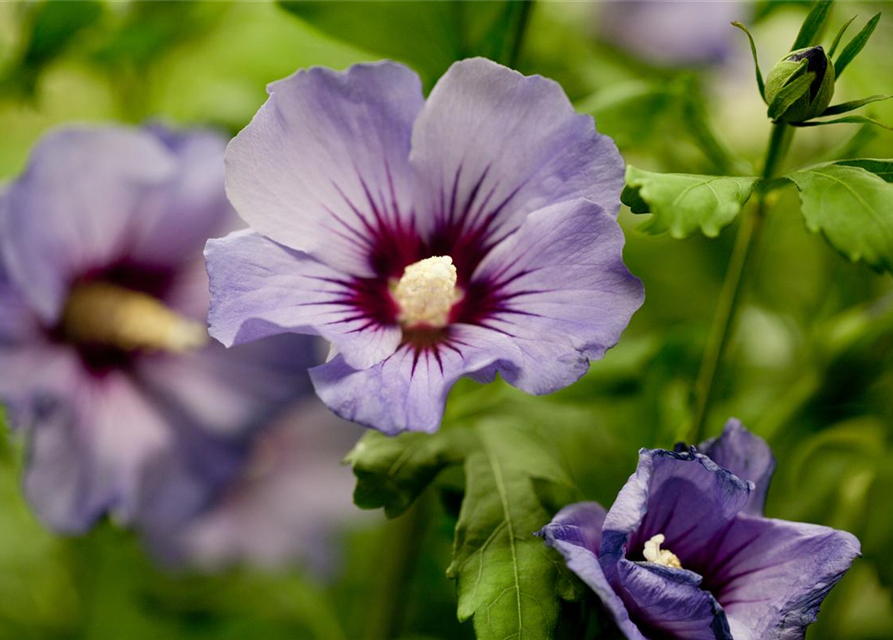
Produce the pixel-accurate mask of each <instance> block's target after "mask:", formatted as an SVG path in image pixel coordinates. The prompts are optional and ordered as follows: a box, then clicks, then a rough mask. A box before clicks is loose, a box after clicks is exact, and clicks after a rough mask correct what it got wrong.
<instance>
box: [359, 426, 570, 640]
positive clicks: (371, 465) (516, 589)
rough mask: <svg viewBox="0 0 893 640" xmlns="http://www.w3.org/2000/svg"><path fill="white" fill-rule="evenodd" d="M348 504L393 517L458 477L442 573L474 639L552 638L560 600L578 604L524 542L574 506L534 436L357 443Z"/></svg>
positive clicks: (505, 431) (522, 431)
mask: <svg viewBox="0 0 893 640" xmlns="http://www.w3.org/2000/svg"><path fill="white" fill-rule="evenodd" d="M347 462H349V463H350V464H351V465H352V467H353V470H354V473H355V475H356V476H357V486H356V491H355V494H354V498H355V502H356V504H357V505H359V506H361V507H363V508H367V509H372V508H378V507H382V508H384V510H385V513H386V514H387V515H388V516H389V517H397V516H399V515H400V514H402V513H403V512H404V511H405V510H406V509H407V508H408V507H409V506H410V505H411V504H412V503H413V502H414V501H415V500H416V499H418V497H419V496H420V494H421V493H422V492H423V491H424V490H425V489H426V488H427V487H429V486H430V485H431V484H432V483H433V482H434V480H435V478H437V476H438V475H439V474H441V473H442V472H444V471H445V470H447V469H449V468H453V467H459V468H461V469H462V470H463V472H464V478H465V481H464V485H465V486H464V492H463V493H464V496H463V498H462V501H461V507H460V510H459V516H458V522H457V524H456V528H455V535H454V543H453V552H452V561H451V563H450V566H449V569H448V570H447V574H448V576H449V577H451V578H453V579H455V580H456V582H457V589H458V597H459V606H458V616H459V619H460V620H462V621H464V620H468V619H470V618H472V617H473V618H474V628H475V633H476V635H477V637H478V638H479V639H481V640H489V639H494V640H502V639H504V638H518V639H519V640H521V639H531V640H533V639H543V640H545V639H547V638H552V637H553V633H554V631H555V628H556V626H557V624H558V619H559V612H560V605H561V601H562V600H566V601H574V600H577V599H579V597H580V596H581V593H582V592H581V589H580V587H579V584H578V582H577V581H576V579H575V578H573V577H572V576H571V574H570V573H569V572H568V570H567V569H566V568H565V566H564V563H563V562H562V561H561V559H560V557H558V556H557V554H556V553H555V552H554V551H553V550H551V549H548V548H546V547H545V545H543V543H542V541H541V540H540V539H538V538H536V537H534V535H533V533H534V532H535V531H537V530H539V529H540V528H541V527H542V526H543V525H544V524H546V523H547V522H548V521H549V519H550V518H551V516H552V515H553V514H554V512H555V510H556V509H557V506H558V505H563V504H567V503H568V502H571V501H573V499H574V498H576V497H578V492H577V489H576V488H575V487H574V484H573V482H572V481H571V479H570V477H569V476H568V474H567V472H566V471H565V470H564V468H563V467H562V465H561V464H560V463H559V462H558V460H557V458H556V456H555V455H554V454H553V453H552V451H551V450H550V447H549V446H548V444H547V443H546V442H545V441H543V440H542V438H540V437H539V435H538V434H537V433H536V432H535V430H533V429H531V428H530V427H528V426H524V425H523V424H519V423H518V421H515V420H512V419H510V418H500V419H494V418H485V419H479V420H476V421H473V422H472V423H470V424H469V425H467V426H453V427H449V428H444V429H442V430H441V431H440V432H438V433H436V434H433V435H428V434H420V433H409V434H404V435H401V436H398V437H396V438H388V437H386V436H383V435H381V434H379V433H374V432H371V433H368V434H366V435H365V436H364V437H363V438H362V439H361V440H360V442H359V443H358V444H357V446H356V447H355V448H354V450H353V451H352V452H351V453H350V454H349V455H348V457H347Z"/></svg>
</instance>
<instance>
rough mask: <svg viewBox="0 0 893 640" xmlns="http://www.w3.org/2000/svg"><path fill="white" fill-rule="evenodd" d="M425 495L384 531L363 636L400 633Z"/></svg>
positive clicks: (378, 638) (385, 638) (374, 638)
mask: <svg viewBox="0 0 893 640" xmlns="http://www.w3.org/2000/svg"><path fill="white" fill-rule="evenodd" d="M427 512H428V510H427V508H426V504H425V496H419V498H418V499H416V501H415V503H414V504H413V505H412V507H410V508H409V510H408V511H407V512H406V513H404V514H403V515H402V516H400V517H399V518H397V519H395V520H392V521H390V522H388V524H387V526H386V527H385V529H384V532H383V538H384V540H383V545H382V548H383V550H384V551H383V554H382V556H381V560H382V570H381V572H380V573H379V574H378V580H377V585H376V589H375V592H374V593H375V595H374V597H373V602H372V603H371V604H370V606H369V607H368V608H367V609H366V612H367V615H368V616H369V617H368V618H367V620H366V623H365V627H364V635H363V637H364V638H365V640H390V639H391V638H397V637H399V636H400V635H401V632H402V630H403V624H404V617H403V612H404V611H405V610H406V606H405V603H406V601H407V597H408V595H409V594H408V593H407V592H408V590H409V585H410V582H411V581H412V577H413V574H414V573H415V567H416V562H417V560H418V557H419V554H420V552H421V549H422V538H423V536H424V534H425V527H426V524H427Z"/></svg>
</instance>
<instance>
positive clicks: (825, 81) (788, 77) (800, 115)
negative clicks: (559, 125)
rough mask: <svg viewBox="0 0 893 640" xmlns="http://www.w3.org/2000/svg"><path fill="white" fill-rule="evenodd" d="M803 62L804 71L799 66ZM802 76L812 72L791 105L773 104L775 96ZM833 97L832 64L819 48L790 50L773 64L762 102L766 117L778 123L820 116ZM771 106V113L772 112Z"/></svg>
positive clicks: (801, 120) (789, 103) (800, 120)
mask: <svg viewBox="0 0 893 640" xmlns="http://www.w3.org/2000/svg"><path fill="white" fill-rule="evenodd" d="M803 60H806V61H807V63H806V68H805V69H804V67H803ZM804 73H814V74H815V78H814V79H813V81H812V82H811V83H809V85H808V86H805V87H803V89H802V90H801V92H800V96H799V97H798V98H796V99H795V100H794V101H793V102H788V101H785V103H787V105H788V106H787V107H786V108H785V106H784V105H783V104H779V105H774V103H775V100H776V98H777V97H778V95H779V93H781V91H782V90H783V89H785V88H786V87H789V86H790V85H791V83H792V82H794V81H795V80H796V79H797V78H799V77H801V76H802V75H803V74H804ZM833 95H834V64H833V63H832V62H831V60H830V59H829V58H828V54H826V53H825V50H824V49H822V47H808V48H806V49H798V50H797V51H792V52H791V53H789V54H788V55H787V56H785V57H784V58H782V59H781V60H780V61H779V62H778V64H776V65H775V66H774V67H773V68H772V71H770V72H769V75H768V76H767V77H766V102H767V103H768V104H769V117H771V118H772V119H773V120H775V121H781V122H804V121H805V120H809V119H810V118H815V117H816V116H820V115H821V114H822V112H823V111H824V110H825V109H827V108H828V105H829V104H830V103H831V97H832V96H833ZM773 106H775V111H776V112H775V113H773ZM778 110H780V112H777V111H778Z"/></svg>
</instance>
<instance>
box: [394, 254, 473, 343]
mask: <svg viewBox="0 0 893 640" xmlns="http://www.w3.org/2000/svg"><path fill="white" fill-rule="evenodd" d="M456 281H457V273H456V267H455V266H454V265H453V259H452V258H451V257H450V256H433V257H431V258H425V259H424V260H419V261H418V262H414V263H413V264H411V265H409V266H408V267H406V269H404V271H403V276H402V277H401V278H400V280H399V281H398V282H397V285H396V286H395V287H394V289H393V290H392V292H391V293H392V295H393V296H394V300H395V301H396V302H397V305H398V306H399V307H400V315H399V317H398V320H399V321H400V322H401V323H402V324H403V325H404V326H406V327H419V326H422V327H424V326H428V327H435V328H439V327H444V326H446V325H447V322H448V319H449V314H450V309H452V308H453V305H454V304H455V303H456V301H457V300H458V299H459V298H460V297H461V294H460V292H459V290H458V289H457V287H456Z"/></svg>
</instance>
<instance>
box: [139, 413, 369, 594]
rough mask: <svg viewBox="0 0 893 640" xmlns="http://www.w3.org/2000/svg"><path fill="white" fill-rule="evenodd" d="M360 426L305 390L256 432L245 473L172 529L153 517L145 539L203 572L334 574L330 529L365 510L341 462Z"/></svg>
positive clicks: (354, 520) (170, 558) (352, 521)
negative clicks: (248, 569) (245, 568)
mask: <svg viewBox="0 0 893 640" xmlns="http://www.w3.org/2000/svg"><path fill="white" fill-rule="evenodd" d="M360 431H361V427H359V426H357V425H352V424H350V423H348V422H345V421H343V420H341V419H340V418H338V417H337V416H335V415H334V414H332V413H331V412H330V411H328V409H326V408H325V406H324V405H323V404H322V403H321V402H319V400H317V399H316V398H314V397H313V396H312V395H310V396H308V397H307V398H306V399H305V400H303V401H302V402H301V403H300V404H299V405H298V406H297V407H296V408H295V409H294V410H292V411H290V412H289V413H287V414H286V415H285V416H284V417H283V418H282V419H280V420H279V421H277V422H276V423H275V424H274V425H272V426H271V427H270V428H268V429H265V430H264V431H262V432H261V433H260V434H258V435H257V436H256V437H255V438H254V440H253V442H252V450H251V455H250V458H249V459H248V461H247V464H246V465H245V466H244V467H243V469H242V472H241V473H240V474H239V476H238V477H236V478H234V479H233V481H232V482H231V483H230V485H229V486H227V487H226V488H224V490H223V491H221V492H220V495H219V496H218V497H217V499H216V500H215V501H214V502H213V503H212V504H211V505H209V507H208V508H207V509H206V510H205V511H204V512H202V513H201V514H198V515H197V516H195V517H193V518H189V519H186V520H183V521H180V522H175V523H172V524H173V526H172V527H169V528H165V527H164V526H163V525H164V523H161V522H160V521H159V520H158V519H153V520H152V524H153V526H152V528H150V529H149V530H148V531H147V533H148V537H149V542H150V546H151V547H153V548H154V550H155V551H156V554H157V555H159V556H160V557H161V558H162V559H163V560H165V561H166V562H167V563H169V564H176V565H181V566H188V567H192V568H197V569H200V570H204V571H217V570H220V569H223V568H226V567H228V566H230V565H237V564H245V565H251V566H256V567H262V568H267V569H277V568H278V569H281V568H283V567H290V566H292V565H293V564H301V565H303V566H304V567H306V568H308V569H309V570H311V571H312V572H313V573H314V574H316V575H318V576H322V577H326V576H329V575H331V574H332V573H333V571H334V570H335V569H336V568H337V564H338V560H339V557H338V554H337V542H338V538H337V536H336V535H334V533H335V532H337V531H340V532H342V533H343V532H344V531H345V529H346V527H347V526H348V525H356V524H358V522H361V521H363V520H366V519H368V517H369V515H370V514H369V513H368V512H363V511H360V510H359V509H357V508H356V507H355V506H354V505H353V500H352V496H353V487H354V476H353V473H351V470H350V468H349V467H347V466H344V465H342V464H340V462H341V460H342V459H343V458H344V456H345V454H346V453H347V451H349V450H350V448H351V447H352V446H353V445H354V444H355V443H356V440H357V439H358V437H359V436H360ZM161 499H163V496H161ZM159 524H161V525H162V526H158V525H159Z"/></svg>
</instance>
